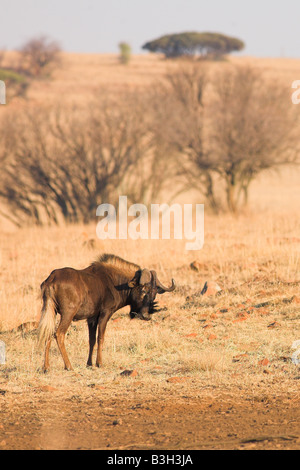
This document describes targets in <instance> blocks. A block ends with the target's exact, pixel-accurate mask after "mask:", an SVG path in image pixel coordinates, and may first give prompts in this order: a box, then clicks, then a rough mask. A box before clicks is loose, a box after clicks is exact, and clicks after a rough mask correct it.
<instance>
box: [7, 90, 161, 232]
mask: <svg viewBox="0 0 300 470" xmlns="http://www.w3.org/2000/svg"><path fill="white" fill-rule="evenodd" d="M101 96H102V98H101V99H99V102H96V101H95V102H94V103H93V106H90V107H89V108H88V109H84V110H81V109H73V110H72V112H69V113H65V112H64V113H62V112H56V113H51V112H49V110H46V109H45V110H39V111H38V110H33V111H32V112H30V113H29V114H27V116H26V118H24V116H19V117H16V116H14V117H12V120H13V126H11V128H10V133H9V134H7V135H10V142H13V148H12V149H11V151H10V158H9V159H8V160H7V161H6V164H5V165H4V167H3V171H2V176H1V179H2V181H1V184H0V198H1V199H2V201H4V202H5V204H6V207H7V209H8V211H7V212H6V214H7V216H8V217H9V218H10V219H11V220H14V222H15V223H16V224H19V225H21V224H22V223H24V222H28V221H30V220H31V221H32V222H34V223H37V224H43V223H45V222H48V223H59V222H60V221H61V220H62V219H63V220H65V221H68V222H84V223H85V222H88V221H89V220H93V219H94V218H95V214H96V208H97V206H98V205H99V204H101V203H103V202H109V203H111V204H115V205H117V202H118V198H119V195H120V193H121V192H123V194H124V191H125V194H127V193H128V192H129V191H130V190H133V188H132V186H131V184H132V183H135V187H134V190H133V191H132V194H133V195H134V196H136V195H137V194H138V193H139V192H140V191H141V187H142V186H143V184H144V181H141V179H140V171H141V169H142V166H141V165H142V162H143V161H145V158H146V156H149V155H151V153H152V151H153V145H154V144H153V136H152V133H151V128H150V127H149V124H150V123H149V119H148V114H147V112H146V108H145V102H144V101H143V100H142V99H139V98H138V96H137V95H136V94H135V95H133V94H130V93H126V94H125V95H124V96H118V99H117V98H114V99H112V98H111V97H103V96H105V95H104V94H102V95H101ZM155 169H156V170H157V169H158V167H156V166H155ZM160 169H161V165H160ZM153 171H154V169H153V168H150V169H149V177H148V178H147V181H149V179H151V175H152V178H153V179H155V177H156V174H157V173H155V174H154V173H153ZM151 172H152V173H151ZM129 175H130V176H129ZM162 179H163V177H162V176H161V180H162ZM156 184H157V181H156ZM156 187H157V186H156ZM134 196H132V197H134ZM129 197H131V194H129Z"/></svg>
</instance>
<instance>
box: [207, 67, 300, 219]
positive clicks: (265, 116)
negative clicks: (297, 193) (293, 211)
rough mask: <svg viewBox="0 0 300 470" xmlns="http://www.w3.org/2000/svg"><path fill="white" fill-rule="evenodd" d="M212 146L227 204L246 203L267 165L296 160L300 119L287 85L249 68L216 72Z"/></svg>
mask: <svg viewBox="0 0 300 470" xmlns="http://www.w3.org/2000/svg"><path fill="white" fill-rule="evenodd" d="M210 114H211V119H212V132H211V135H210V145H211V148H212V151H213V154H214V155H216V159H217V167H216V172H217V173H218V174H219V176H220V177H221V179H222V180H223V181H224V183H225V187H226V199H227V206H228V208H229V210H230V211H232V212H236V211H237V210H238V208H239V206H240V204H241V203H244V204H245V203H247V200H248V190H249V186H250V184H251V182H252V181H253V180H254V179H255V178H256V177H257V175H258V174H259V173H261V172H262V171H263V170H266V169H271V168H276V167H279V166H281V165H286V164H290V163H295V162H296V161H297V158H298V155H299V144H298V135H297V134H298V119H297V117H296V114H295V109H294V108H293V106H291V104H290V97H289V95H288V92H287V90H286V89H285V87H284V86H282V84H280V83H279V82H276V80H274V79H273V80H272V81H271V80H268V79H266V78H265V77H264V76H263V74H262V72H260V71H258V70H255V69H253V68H251V67H248V66H246V67H244V66H243V67H242V66H239V67H228V68H226V69H223V70H222V72H221V73H220V74H218V75H216V76H215V77H214V94H213V99H212V101H211V105H210Z"/></svg>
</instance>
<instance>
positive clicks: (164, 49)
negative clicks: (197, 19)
mask: <svg viewBox="0 0 300 470" xmlns="http://www.w3.org/2000/svg"><path fill="white" fill-rule="evenodd" d="M244 47H245V44H244V42H243V41H241V40H240V39H237V38H233V37H230V36H226V35H224V34H220V33H208V32H205V33H197V32H185V33H176V34H167V35H165V36H162V37H160V38H158V39H154V40H153V41H149V42H146V43H145V44H144V45H143V46H142V48H143V49H146V50H148V51H150V52H158V53H161V54H165V56H166V57H168V58H170V57H181V56H188V57H196V56H199V57H200V58H206V59H217V58H220V57H222V56H223V55H225V54H230V53H231V52H234V51H241V50H242V49H244Z"/></svg>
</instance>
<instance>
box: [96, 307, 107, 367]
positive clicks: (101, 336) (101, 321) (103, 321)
mask: <svg viewBox="0 0 300 470" xmlns="http://www.w3.org/2000/svg"><path fill="white" fill-rule="evenodd" d="M108 319H109V315H105V316H102V317H100V318H99V320H98V350H97V359H96V366H97V367H101V366H102V349H103V342H104V334H105V329H106V325H107V322H108Z"/></svg>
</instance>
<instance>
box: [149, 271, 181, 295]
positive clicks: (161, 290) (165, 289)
mask: <svg viewBox="0 0 300 470" xmlns="http://www.w3.org/2000/svg"><path fill="white" fill-rule="evenodd" d="M151 273H152V275H153V278H154V281H155V285H156V287H157V288H158V293H159V294H163V293H164V292H172V291H173V290H174V289H175V287H176V284H175V281H174V279H172V285H171V287H165V286H164V285H163V284H162V283H161V282H160V280H159V279H158V277H157V274H156V271H151Z"/></svg>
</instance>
